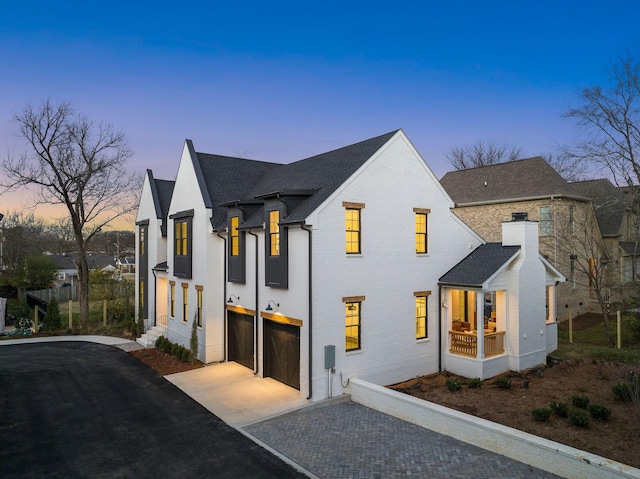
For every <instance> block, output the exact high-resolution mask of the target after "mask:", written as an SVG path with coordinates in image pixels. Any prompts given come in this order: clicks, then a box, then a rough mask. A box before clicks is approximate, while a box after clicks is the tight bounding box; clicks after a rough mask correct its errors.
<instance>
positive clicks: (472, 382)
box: [467, 378, 482, 389]
mask: <svg viewBox="0 0 640 479" xmlns="http://www.w3.org/2000/svg"><path fill="white" fill-rule="evenodd" d="M467 386H468V387H469V388H471V389H476V388H479V387H480V386H482V379H480V378H472V379H469V381H468V382H467Z"/></svg>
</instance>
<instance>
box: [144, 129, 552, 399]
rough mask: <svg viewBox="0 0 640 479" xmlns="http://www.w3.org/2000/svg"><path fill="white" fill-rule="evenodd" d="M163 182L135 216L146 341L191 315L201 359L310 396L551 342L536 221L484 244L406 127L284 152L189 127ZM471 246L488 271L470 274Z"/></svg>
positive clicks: (528, 362)
mask: <svg viewBox="0 0 640 479" xmlns="http://www.w3.org/2000/svg"><path fill="white" fill-rule="evenodd" d="M160 182H161V180H154V178H153V175H152V173H151V172H150V171H148V172H147V175H146V178H145V182H144V186H143V190H142V195H141V200H140V206H139V210H138V216H137V223H136V224H137V245H138V249H137V257H136V263H137V265H138V268H137V272H136V277H137V281H136V285H137V290H136V294H137V295H138V301H137V302H136V304H137V306H138V308H139V311H141V312H142V313H143V315H144V316H145V318H147V319H148V320H149V324H151V325H152V324H155V325H156V327H155V328H153V329H151V330H150V331H149V332H148V333H147V334H146V335H145V336H144V337H143V338H141V339H140V342H142V343H144V344H145V345H151V341H152V338H153V337H155V336H156V335H157V334H159V333H162V334H165V335H167V336H168V337H169V339H170V340H171V341H173V342H178V343H180V344H183V345H185V346H188V345H189V339H190V334H191V330H192V324H193V321H195V322H196V324H197V334H198V342H199V352H198V357H199V359H200V360H201V361H203V362H205V363H210V362H214V361H236V362H238V363H239V364H242V365H244V366H246V367H248V368H250V369H252V370H253V371H254V372H255V373H256V374H258V375H260V376H264V377H272V378H274V379H276V380H278V381H281V382H283V383H285V384H287V385H289V386H291V387H294V388H296V389H299V390H300V393H301V395H303V396H304V397H308V398H311V399H313V400H320V399H324V398H327V397H330V396H331V395H333V391H335V390H339V391H341V390H342V389H343V388H345V387H346V386H345V384H346V383H347V382H348V379H349V378H351V377H359V378H361V379H365V380H368V381H371V382H374V383H377V384H390V383H393V382H398V381H402V380H405V379H407V378H409V377H415V376H418V375H423V374H428V373H433V372H436V371H438V370H439V369H440V368H441V367H445V368H446V369H448V370H450V371H452V372H456V373H460V374H469V375H470V377H482V378H486V377H490V376H491V375H495V374H499V373H502V372H504V371H507V370H508V369H510V368H513V369H517V370H519V369H523V368H526V367H531V366H533V365H538V364H543V363H544V361H545V358H546V354H547V353H548V352H550V351H551V350H553V349H555V344H556V342H557V339H556V336H555V334H556V333H555V323H554V322H553V318H554V317H555V316H554V315H553V314H547V313H546V311H545V307H546V306H547V305H548V306H549V309H548V311H551V312H553V308H554V306H553V305H554V304H555V302H554V301H553V298H554V297H555V296H554V287H555V284H556V282H558V281H562V280H564V278H563V276H562V275H561V274H560V273H559V272H558V271H556V270H555V269H554V268H553V267H552V266H551V265H550V264H549V263H548V262H546V261H545V260H544V259H542V258H541V257H540V255H539V254H538V252H537V224H536V223H532V222H529V221H526V218H521V217H516V218H515V219H516V220H517V221H511V219H512V218H511V217H509V218H508V224H507V225H505V226H504V235H505V237H504V244H494V245H483V243H484V241H483V240H482V239H481V238H480V237H479V236H478V234H476V233H475V232H474V231H473V230H472V229H471V228H469V227H468V226H467V225H466V224H465V223H464V222H463V221H461V220H460V219H459V218H458V217H457V216H456V215H454V214H453V213H452V208H453V206H454V204H453V202H452V201H451V198H450V197H449V195H447V193H446V191H445V190H444V189H443V188H442V186H441V185H440V183H439V182H438V180H437V179H436V177H435V176H434V175H433V173H432V172H431V170H430V169H429V167H428V166H427V165H426V164H425V162H424V160H423V159H422V158H421V156H420V154H419V153H418V152H417V151H416V150H415V148H414V147H413V145H412V144H411V142H410V141H409V139H408V138H407V137H406V135H405V134H404V132H402V131H401V130H397V131H393V132H390V133H387V134H385V135H381V136H379V137H376V138H371V139H369V140H365V141H362V142H360V143H356V144H353V145H349V146H346V147H344V148H340V149H337V150H334V151H330V152H327V153H323V154H320V155H317V156H313V157H311V158H307V159H305V160H301V161H297V162H294V163H290V164H286V165H283V164H275V163H267V162H260V161H254V160H247V159H242V158H231V157H226V156H219V155H210V154H204V153H197V152H196V151H195V149H194V148H193V144H192V143H191V141H189V140H187V141H186V142H185V145H184V149H183V152H182V156H181V160H180V165H179V168H178V172H177V175H176V179H175V181H174V182H164V183H160ZM160 184H163V185H164V186H166V187H167V188H166V189H165V190H163V191H164V194H163V193H161V190H162V188H160V187H159V185H160ZM169 185H170V186H171V188H169ZM169 190H171V191H170V193H169ZM168 197H170V202H169V200H168ZM163 201H164V203H163ZM167 204H168V207H167ZM534 231H535V237H534ZM498 241H499V240H498ZM478 257H480V260H481V261H480V264H482V265H485V261H489V264H488V265H487V267H484V266H483V269H482V278H479V277H476V276H473V277H471V276H469V275H468V274H467V273H465V271H466V272H473V271H475V270H476V269H475V268H474V267H473V264H474V258H478ZM469 265H471V266H469ZM479 279H481V281H479ZM485 297H486V298H487V299H488V298H491V300H492V301H493V303H492V305H491V307H490V310H489V309H486V310H485V309H484V308H485V304H484V300H485ZM547 298H550V300H548V299H547ZM461 300H462V301H465V303H464V306H462V305H461V304H460V301H461ZM456 301H457V303H456ZM525 309H526V312H525V311H524V310H525ZM454 310H455V311H457V312H458V313H459V314H455V313H454ZM479 311H481V314H484V313H485V311H486V312H487V313H488V314H489V316H488V318H487V321H486V324H483V323H482V322H480V321H479V320H477V319H476V320H475V321H474V319H473V318H474V317H475V318H478V317H481V316H480V315H478V313H477V312H479ZM491 313H495V314H491ZM474 315H475V316H474ZM164 317H167V321H166V326H165V325H164V321H161V320H160V318H164ZM462 319H467V321H462ZM492 319H495V321H491V320H492ZM454 322H455V323H454ZM463 322H464V323H468V324H465V325H462V323H463ZM494 322H495V323H496V324H495V325H490V324H489V323H494ZM458 324H460V326H461V327H460V329H467V330H466V331H457V329H458V328H457V325H458ZM462 326H464V328H463V327H462ZM484 326H486V328H487V330H488V329H489V328H490V327H493V328H495V331H494V330H491V331H487V332H486V333H485V327H484ZM534 331H535V337H534V334H533V332H534ZM522 335H524V336H525V337H524V339H522V337H521V336H522ZM527 335H528V336H527ZM527 337H528V338H529V339H528V340H527ZM505 338H506V340H505ZM498 342H499V344H497V343H498ZM460 343H464V345H463V346H461V345H460ZM534 363H535V364H534Z"/></svg>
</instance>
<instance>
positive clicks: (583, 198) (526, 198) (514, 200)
mask: <svg viewBox="0 0 640 479" xmlns="http://www.w3.org/2000/svg"><path fill="white" fill-rule="evenodd" d="M562 198H566V199H568V200H577V201H591V200H590V199H589V198H587V197H586V196H573V195H562V194H559V195H539V196H522V197H518V198H502V199H499V200H489V201H469V202H467V203H457V202H455V201H454V203H455V205H456V208H462V207H464V206H482V205H498V204H502V203H520V202H523V201H536V200H546V199H550V200H557V199H562Z"/></svg>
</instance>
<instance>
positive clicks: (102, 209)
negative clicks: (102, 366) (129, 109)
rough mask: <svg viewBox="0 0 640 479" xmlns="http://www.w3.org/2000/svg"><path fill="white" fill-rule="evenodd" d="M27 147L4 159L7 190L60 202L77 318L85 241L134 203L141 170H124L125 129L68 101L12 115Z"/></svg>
mask: <svg viewBox="0 0 640 479" xmlns="http://www.w3.org/2000/svg"><path fill="white" fill-rule="evenodd" d="M14 120H15V121H16V122H17V123H18V125H19V132H20V136H22V137H23V138H24V139H25V140H26V141H27V143H28V145H29V146H30V152H29V153H25V154H22V155H19V156H10V157H8V158H6V159H4V160H3V161H2V169H3V170H4V172H5V178H4V179H0V186H2V187H4V189H5V190H15V189H17V188H21V187H27V188H29V187H31V188H33V189H35V196H34V206H35V205H37V204H54V205H56V204H60V205H64V206H65V207H66V208H67V211H68V213H69V219H70V220H71V224H72V226H73V235H74V241H75V250H76V253H77V256H76V258H75V263H76V267H77V270H78V300H79V303H80V321H81V324H83V325H85V326H86V325H87V324H88V320H89V266H88V262H87V247H88V245H89V243H90V242H91V240H92V238H93V237H94V236H95V234H96V233H97V232H98V231H101V229H102V228H103V227H105V226H106V225H108V224H109V223H111V222H112V221H113V220H115V219H116V218H119V217H122V216H123V215H127V214H130V213H132V212H133V211H134V210H135V208H136V206H137V201H136V200H137V198H136V196H135V192H137V191H139V176H137V175H133V174H128V173H127V172H126V163H127V160H128V159H129V157H130V156H131V150H130V149H129V146H128V144H127V140H126V138H125V135H124V133H122V132H121V131H118V130H116V129H114V128H113V127H112V126H111V125H105V124H103V123H96V122H94V121H92V120H90V119H88V118H87V117H85V116H83V115H79V114H76V113H75V111H74V108H73V107H72V105H71V104H70V103H66V102H63V103H60V104H58V105H55V104H53V103H52V102H51V101H49V100H46V101H44V102H42V103H41V104H40V105H39V106H38V107H32V106H31V105H28V106H27V107H26V108H25V109H24V110H23V111H22V112H20V113H17V114H15V115H14Z"/></svg>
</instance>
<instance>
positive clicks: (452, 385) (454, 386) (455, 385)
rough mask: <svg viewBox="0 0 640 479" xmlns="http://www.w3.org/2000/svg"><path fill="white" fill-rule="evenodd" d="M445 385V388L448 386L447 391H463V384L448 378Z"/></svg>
mask: <svg viewBox="0 0 640 479" xmlns="http://www.w3.org/2000/svg"><path fill="white" fill-rule="evenodd" d="M444 384H445V386H447V389H448V390H449V391H451V392H456V391H460V390H461V389H462V383H461V382H460V381H457V380H455V379H451V378H448V379H447V380H446V381H445V383H444Z"/></svg>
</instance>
